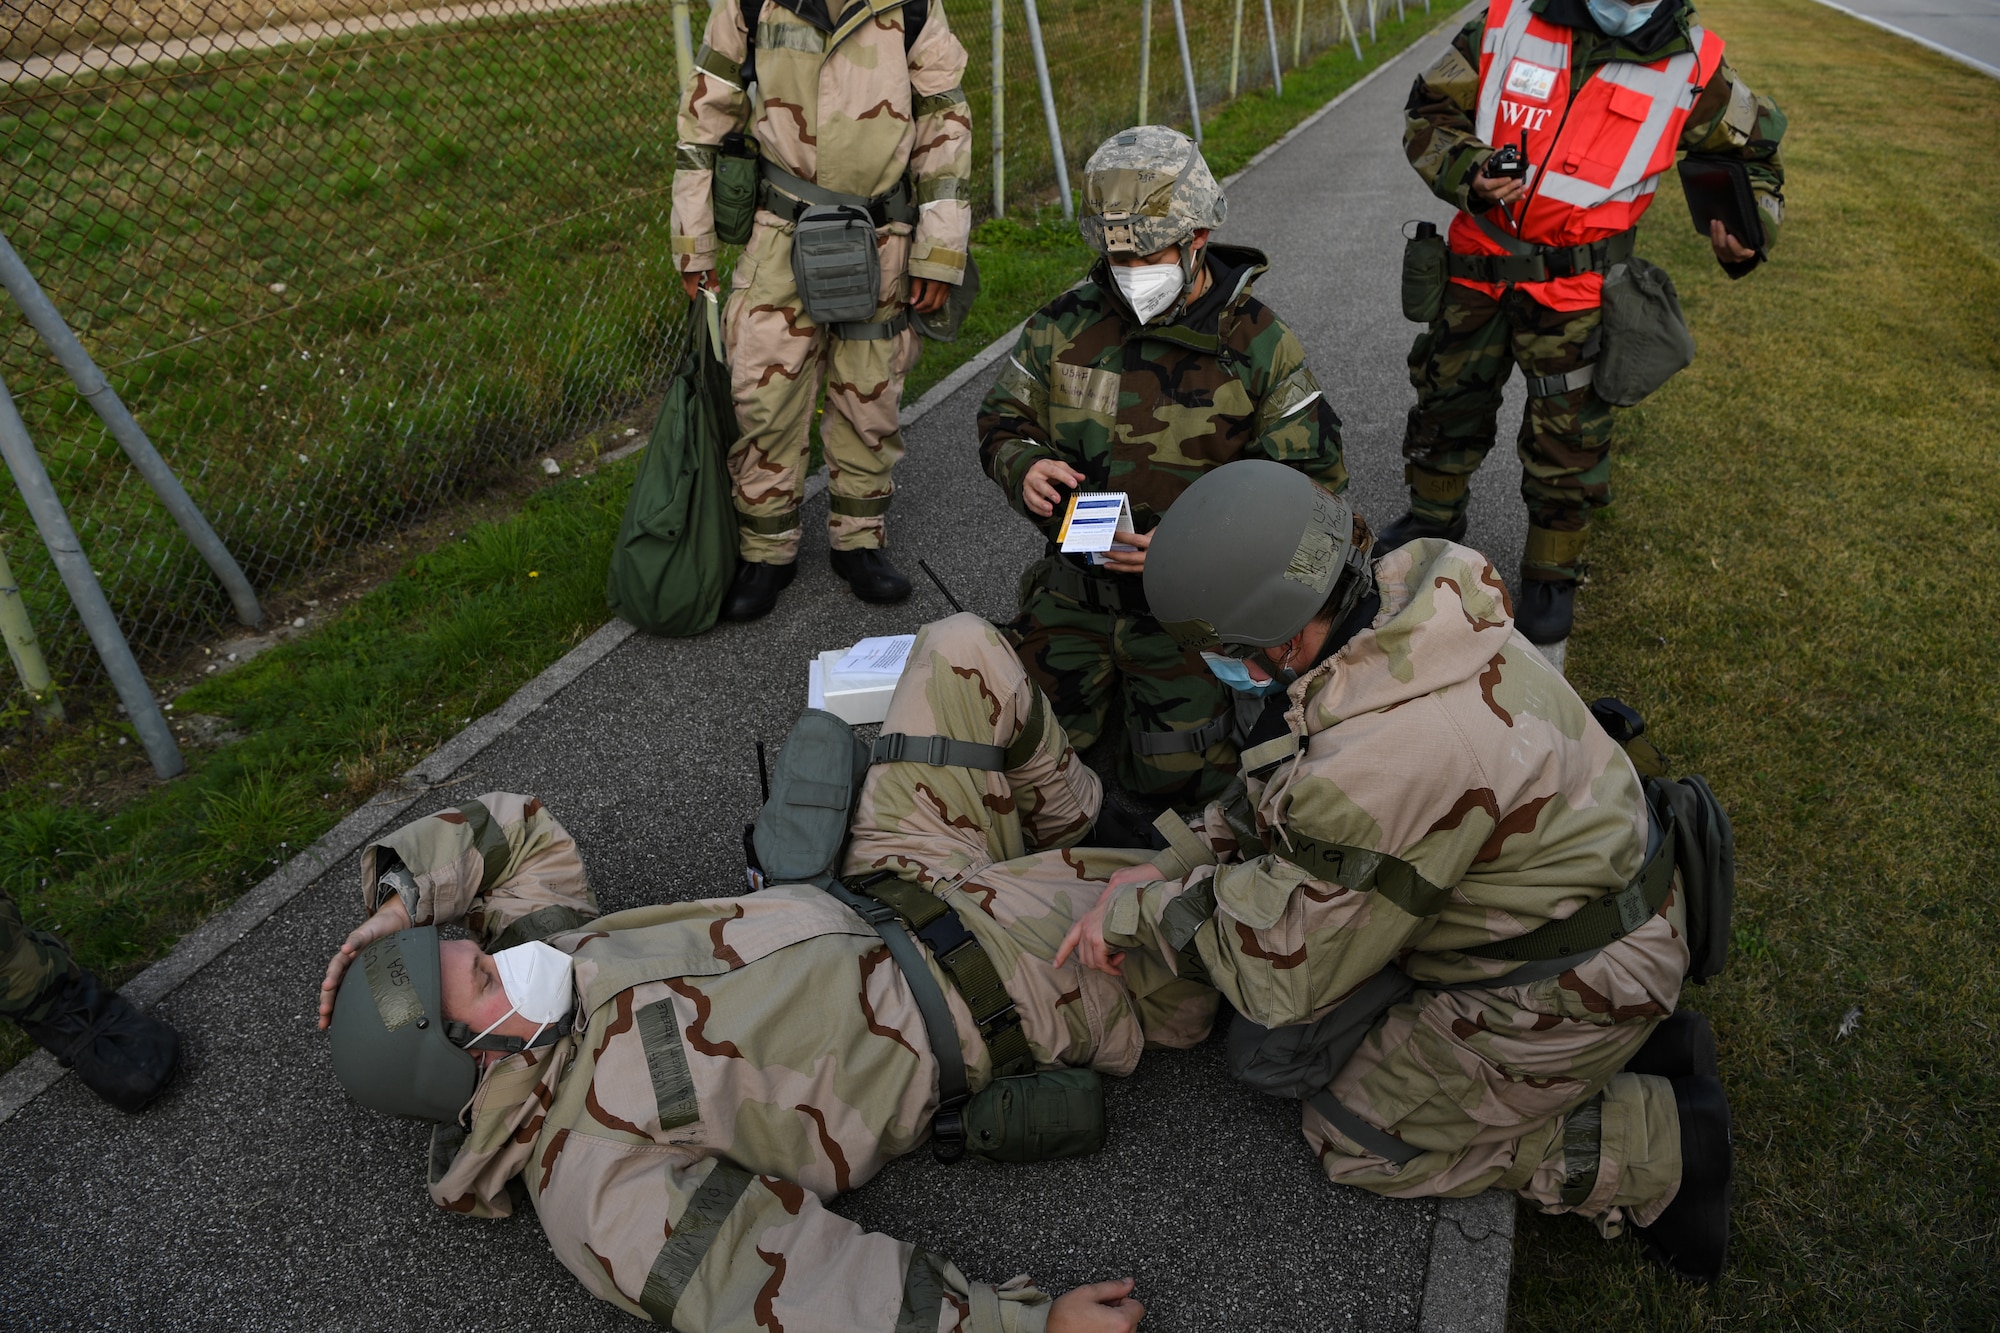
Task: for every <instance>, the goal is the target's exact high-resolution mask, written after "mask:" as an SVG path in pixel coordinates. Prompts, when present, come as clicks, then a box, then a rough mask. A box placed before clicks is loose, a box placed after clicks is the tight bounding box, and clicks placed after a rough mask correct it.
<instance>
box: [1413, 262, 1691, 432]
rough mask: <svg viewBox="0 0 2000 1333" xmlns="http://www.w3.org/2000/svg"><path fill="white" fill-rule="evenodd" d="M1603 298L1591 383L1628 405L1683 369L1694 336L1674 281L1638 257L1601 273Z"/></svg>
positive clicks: (1609, 398)
mask: <svg viewBox="0 0 2000 1333" xmlns="http://www.w3.org/2000/svg"><path fill="white" fill-rule="evenodd" d="M1406 282H1407V280H1406ZM1602 301H1603V307H1604V325H1603V333H1604V340H1603V352H1602V353H1601V354H1600V355H1599V357H1598V360H1597V372H1596V378H1595V380H1594V381H1593V382H1594V384H1595V385H1596V388H1597V396H1598V397H1599V398H1602V399H1603V400H1604V401H1605V402H1607V403H1610V404H1612V405H1613V406H1615V407H1631V406H1632V405H1633V404H1635V403H1638V402H1640V401H1642V400H1643V399H1645V398H1646V396H1647V395H1648V394H1651V393H1652V392H1653V391H1654V390H1656V389H1658V388H1659V387H1660V386H1661V385H1663V384H1665V383H1666V382H1667V381H1668V380H1670V379H1672V378H1673V377H1674V376H1675V375H1677V374H1679V373H1680V372H1681V371H1682V370H1684V369H1686V368H1687V366H1688V364H1689V363H1690V362H1692V361H1693V360H1694V335H1693V334H1692V333H1690V332H1688V326H1687V317H1686V316H1684V315H1683V314H1681V300H1680V294H1679V293H1678V292H1676V291H1675V290H1674V280H1673V279H1672V278H1670V277H1668V276H1667V273H1666V270H1665V269H1662V268H1660V267H1659V266H1658V265H1657V264H1649V263H1647V262H1646V261H1645V260H1643V259H1640V258H1638V257H1636V256H1634V257H1633V258H1631V259H1627V260H1624V261H1622V262H1620V263H1617V264H1613V265H1612V266H1611V269H1610V271H1609V272H1607V273H1606V274H1605V275H1604V295H1603V298H1602Z"/></svg>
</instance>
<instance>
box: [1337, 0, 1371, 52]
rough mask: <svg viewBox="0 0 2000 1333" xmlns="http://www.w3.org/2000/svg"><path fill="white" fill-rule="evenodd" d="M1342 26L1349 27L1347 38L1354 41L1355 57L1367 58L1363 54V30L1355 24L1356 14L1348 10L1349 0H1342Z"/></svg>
mask: <svg viewBox="0 0 2000 1333" xmlns="http://www.w3.org/2000/svg"><path fill="white" fill-rule="evenodd" d="M1340 26H1341V27H1343V28H1345V29H1347V40H1348V41H1350V42H1352V43H1354V58H1355V59H1356V60H1363V61H1365V60H1366V57H1365V56H1363V55H1362V54H1361V31H1360V29H1358V28H1356V27H1355V26H1354V15H1353V14H1351V13H1349V12H1348V8H1347V0H1340Z"/></svg>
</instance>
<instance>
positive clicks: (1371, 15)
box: [1368, 0, 1376, 46]
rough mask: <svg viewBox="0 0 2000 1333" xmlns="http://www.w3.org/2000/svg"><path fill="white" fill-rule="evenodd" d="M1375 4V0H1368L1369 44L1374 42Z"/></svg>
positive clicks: (1371, 44)
mask: <svg viewBox="0 0 2000 1333" xmlns="http://www.w3.org/2000/svg"><path fill="white" fill-rule="evenodd" d="M1375 5H1376V0H1368V44H1369V45H1370V46H1373V45H1374V44H1375Z"/></svg>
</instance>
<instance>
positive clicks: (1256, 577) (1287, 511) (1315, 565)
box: [1144, 458, 1374, 649]
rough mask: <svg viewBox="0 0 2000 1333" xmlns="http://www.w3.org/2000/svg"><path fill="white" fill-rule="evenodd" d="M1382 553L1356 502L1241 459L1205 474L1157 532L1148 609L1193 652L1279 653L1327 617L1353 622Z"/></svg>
mask: <svg viewBox="0 0 2000 1333" xmlns="http://www.w3.org/2000/svg"><path fill="white" fill-rule="evenodd" d="M1357 534H1359V535H1360V538H1361V539H1360V540H1358V541H1357V540H1356V536H1357ZM1373 545H1374V542H1373V539H1372V538H1370V537H1368V536H1367V529H1366V527H1365V525H1358V524H1356V522H1355V519H1354V511H1353V509H1351V508H1350V507H1349V506H1348V503H1347V501H1345V500H1343V499H1342V498H1340V497H1339V496H1337V495H1333V494H1330V493H1328V492H1326V491H1324V490H1321V489H1320V488H1319V487H1318V486H1316V485H1314V484H1313V482H1312V480H1311V479H1310V478H1308V477H1307V476H1306V475H1305V474H1304V473H1302V472H1298V471H1295V470H1294V469H1292V468H1288V467H1286V466H1284V465H1283V464H1282V463H1273V462H1269V461H1267V460H1265V459H1258V458H1244V459H1238V460H1237V461H1236V462H1234V463H1228V464H1225V465H1224V466H1222V467H1219V468H1216V469H1215V470H1214V471H1212V472H1208V473H1205V474H1203V475H1202V476H1201V477H1200V478H1199V479H1198V480H1197V481H1196V482H1195V483H1194V485H1192V486H1190V487H1188V488H1187V490H1185V491H1183V492H1182V493H1181V495H1180V498H1179V499H1177V500H1175V501H1174V503H1173V507H1172V508H1171V509H1169V510H1168V511H1167V514H1166V517H1165V518H1163V519H1161V520H1160V526H1159V527H1157V528H1155V529H1154V530H1153V541H1152V545H1151V546H1150V547H1148V548H1147V551H1146V572H1145V576H1144V577H1145V583H1146V600H1147V602H1148V603H1149V604H1150V606H1151V608H1152V612H1153V615H1154V616H1155V617H1156V618H1157V619H1158V620H1159V621H1160V622H1161V624H1162V626H1163V627H1164V628H1165V629H1166V630H1167V632H1168V633H1170V634H1172V635H1173V636H1174V638H1175V639H1177V640H1178V641H1180V642H1181V643H1182V644H1183V645H1185V646H1188V647H1191V648H1200V649H1213V648H1216V647H1219V646H1222V645H1228V644H1239V645H1247V646H1250V647H1256V648H1274V647H1276V646H1277V645H1278V644H1281V643H1284V642H1285V641H1286V640H1288V639H1290V638H1291V637H1292V636H1293V635H1294V634H1297V633H1298V632H1299V631H1300V630H1302V629H1304V628H1305V626H1306V624H1307V622H1308V621H1310V620H1312V618H1313V617H1314V616H1316V615H1319V614H1320V613H1321V612H1322V611H1326V612H1329V613H1331V615H1332V619H1333V623H1334V624H1335V625H1338V624H1340V623H1341V622H1342V621H1343V620H1345V619H1346V618H1347V614H1348V612H1350V611H1352V610H1353V609H1354V606H1355V604H1356V603H1357V602H1359V601H1360V600H1361V598H1362V597H1363V596H1364V595H1365V594H1366V593H1367V591H1368V589H1369V588H1370V587H1372V586H1373V582H1374V575H1373V571H1372V569H1371V567H1370V565H1369V562H1368V554H1369V550H1370V548H1371V547H1372V546H1373Z"/></svg>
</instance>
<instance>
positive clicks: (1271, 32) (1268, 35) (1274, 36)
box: [1264, 0, 1285, 97]
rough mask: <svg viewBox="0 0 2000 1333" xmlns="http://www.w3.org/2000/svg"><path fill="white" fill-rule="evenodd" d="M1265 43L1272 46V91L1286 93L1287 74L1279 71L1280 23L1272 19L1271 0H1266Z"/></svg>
mask: <svg viewBox="0 0 2000 1333" xmlns="http://www.w3.org/2000/svg"><path fill="white" fill-rule="evenodd" d="M1264 44H1265V45H1266V46H1268V47H1270V48H1271V91H1272V92H1273V93H1274V94H1276V95H1277V96H1279V97H1283V96H1284V95H1285V76H1284V75H1283V74H1281V73H1279V72H1278V25H1277V24H1276V23H1274V22H1273V21H1272V20H1271V0H1264Z"/></svg>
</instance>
